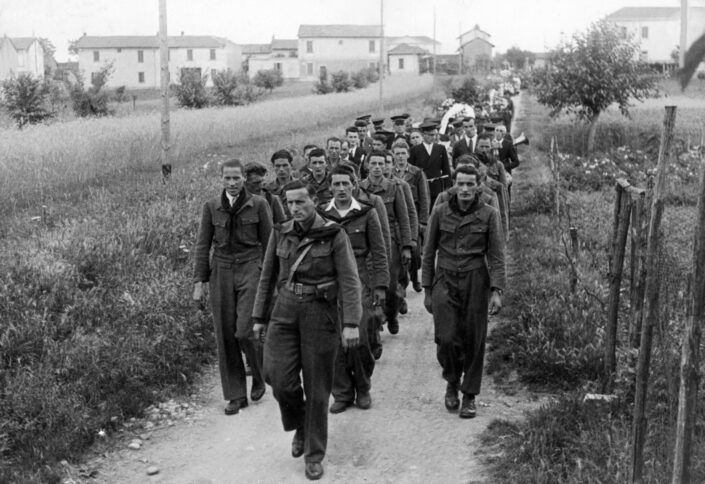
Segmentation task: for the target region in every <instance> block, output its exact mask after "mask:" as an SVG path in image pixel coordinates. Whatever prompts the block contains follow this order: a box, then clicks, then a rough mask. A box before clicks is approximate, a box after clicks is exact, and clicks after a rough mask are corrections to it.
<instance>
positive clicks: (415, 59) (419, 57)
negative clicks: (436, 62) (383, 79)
mask: <svg viewBox="0 0 705 484" xmlns="http://www.w3.org/2000/svg"><path fill="white" fill-rule="evenodd" d="M432 57H433V56H432V55H431V54H430V53H429V52H428V51H427V50H426V49H422V48H421V47H417V46H412V45H407V44H400V45H397V46H396V47H394V48H393V49H391V50H390V51H389V52H387V59H388V61H387V64H388V65H389V73H390V74H391V75H396V74H414V75H419V74H421V67H422V66H423V67H424V71H428V70H429V60H430V59H431V58H432Z"/></svg>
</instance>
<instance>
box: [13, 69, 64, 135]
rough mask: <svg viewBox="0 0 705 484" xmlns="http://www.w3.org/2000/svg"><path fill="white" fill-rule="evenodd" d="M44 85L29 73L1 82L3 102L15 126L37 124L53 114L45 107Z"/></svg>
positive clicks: (45, 93) (45, 90) (45, 91)
mask: <svg viewBox="0 0 705 484" xmlns="http://www.w3.org/2000/svg"><path fill="white" fill-rule="evenodd" d="M46 95H47V89H46V85H45V84H44V83H43V82H42V80H41V79H35V78H34V77H32V75H31V74H20V75H19V76H17V77H10V78H9V79H6V80H4V81H3V82H2V97H3V98H4V104H5V106H6V107H7V110H8V112H9V113H10V116H11V117H12V119H14V120H15V122H16V123H17V127H18V128H20V129H22V128H23V127H24V126H25V125H27V124H37V123H41V122H42V121H44V120H46V119H49V118H51V117H52V116H53V115H54V114H53V113H52V112H51V111H49V110H48V109H47V108H46Z"/></svg>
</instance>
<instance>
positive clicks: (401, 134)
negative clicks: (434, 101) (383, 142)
mask: <svg viewBox="0 0 705 484" xmlns="http://www.w3.org/2000/svg"><path fill="white" fill-rule="evenodd" d="M408 117H409V116H408V115H406V114H399V115H397V116H392V118H391V119H392V121H393V122H394V139H392V145H393V144H394V143H396V142H397V141H399V140H402V141H404V142H406V144H407V145H411V137H410V136H409V134H408V133H407V132H406V120H407V118H408Z"/></svg>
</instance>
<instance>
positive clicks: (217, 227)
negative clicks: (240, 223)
mask: <svg viewBox="0 0 705 484" xmlns="http://www.w3.org/2000/svg"><path fill="white" fill-rule="evenodd" d="M213 229H214V230H213V240H214V242H215V243H216V244H225V243H227V242H228V236H229V232H230V231H229V230H228V220H227V219H226V218H221V217H218V218H214V219H213Z"/></svg>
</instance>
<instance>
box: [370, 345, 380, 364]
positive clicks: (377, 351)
mask: <svg viewBox="0 0 705 484" xmlns="http://www.w3.org/2000/svg"><path fill="white" fill-rule="evenodd" d="M372 356H373V357H374V359H375V360H379V359H380V358H382V345H377V346H375V347H374V348H373V349H372Z"/></svg>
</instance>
